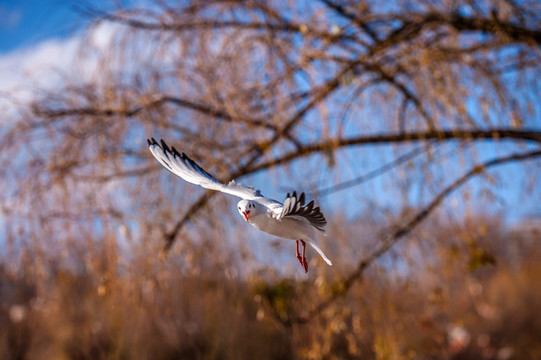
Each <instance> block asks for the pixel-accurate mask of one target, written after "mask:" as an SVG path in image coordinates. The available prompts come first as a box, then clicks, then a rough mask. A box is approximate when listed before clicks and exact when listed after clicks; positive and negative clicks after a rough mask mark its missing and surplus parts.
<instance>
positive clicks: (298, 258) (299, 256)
mask: <svg viewBox="0 0 541 360" xmlns="http://www.w3.org/2000/svg"><path fill="white" fill-rule="evenodd" d="M301 241H302V240H301ZM295 243H296V245H297V260H299V262H300V263H301V266H302V267H304V263H303V261H302V258H301V254H300V253H299V240H295Z"/></svg>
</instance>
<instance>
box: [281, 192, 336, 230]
mask: <svg viewBox="0 0 541 360" xmlns="http://www.w3.org/2000/svg"><path fill="white" fill-rule="evenodd" d="M304 202H305V196H304V193H301V196H300V197H298V196H297V192H296V191H293V195H290V194H289V193H288V194H287V197H286V199H285V201H284V206H283V207H282V210H281V212H280V214H278V215H277V216H276V218H277V219H281V218H284V217H295V218H298V219H302V220H304V221H307V222H308V223H309V224H310V225H312V226H313V227H315V228H316V229H317V230H319V231H321V232H322V233H325V229H324V227H325V225H326V224H327V220H326V219H325V216H323V214H322V213H321V211H320V210H319V207H314V201H313V200H312V201H310V202H309V203H308V205H306V206H305V205H304Z"/></svg>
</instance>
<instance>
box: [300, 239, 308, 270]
mask: <svg viewBox="0 0 541 360" xmlns="http://www.w3.org/2000/svg"><path fill="white" fill-rule="evenodd" d="M301 244H302V262H301V265H302V267H303V268H304V272H305V273H307V272H308V261H306V256H304V254H305V253H306V243H305V242H304V240H301Z"/></svg>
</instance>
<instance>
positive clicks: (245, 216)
mask: <svg viewBox="0 0 541 360" xmlns="http://www.w3.org/2000/svg"><path fill="white" fill-rule="evenodd" d="M242 215H244V218H245V219H246V221H248V219H249V218H250V210H246V211H243V212H242Z"/></svg>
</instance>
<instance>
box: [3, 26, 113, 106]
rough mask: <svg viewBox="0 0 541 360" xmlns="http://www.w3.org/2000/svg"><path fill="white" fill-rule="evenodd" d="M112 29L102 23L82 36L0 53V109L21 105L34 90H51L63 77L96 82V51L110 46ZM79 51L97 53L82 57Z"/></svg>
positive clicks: (73, 80) (76, 80) (98, 78)
mask: <svg viewBox="0 0 541 360" xmlns="http://www.w3.org/2000/svg"><path fill="white" fill-rule="evenodd" d="M115 31H116V28H115V26H112V25H111V24H106V23H104V24H101V25H99V26H97V27H95V28H93V29H92V30H91V32H90V33H89V34H86V35H85V34H83V33H78V34H75V35H73V36H72V37H69V38H65V39H48V40H45V41H43V42H41V43H38V44H36V45H33V46H30V47H26V48H22V49H17V50H14V51H12V52H9V53H6V54H3V55H0V74H1V79H2V81H0V110H2V111H7V110H9V108H10V107H11V108H12V109H11V110H13V107H20V106H24V104H27V103H28V102H30V101H32V100H33V99H34V98H35V96H36V93H37V92H43V91H49V90H54V89H55V88H57V87H59V86H60V85H61V84H63V83H64V82H65V80H66V79H69V81H70V82H73V83H78V82H79V83H85V82H88V81H91V80H92V81H99V80H100V78H102V77H101V76H99V75H100V71H99V70H100V69H99V66H98V61H99V54H101V53H104V52H106V51H107V49H109V48H110V46H111V45H112V39H113V36H114V33H115ZM82 50H84V53H85V54H90V53H93V54H97V55H98V56H82V55H81V54H82V52H81V51H82ZM4 114H5V112H4Z"/></svg>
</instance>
